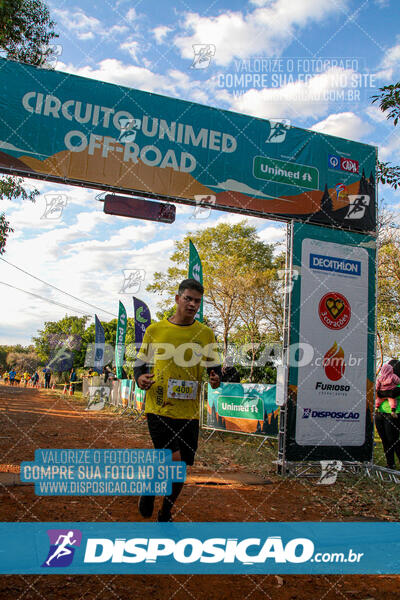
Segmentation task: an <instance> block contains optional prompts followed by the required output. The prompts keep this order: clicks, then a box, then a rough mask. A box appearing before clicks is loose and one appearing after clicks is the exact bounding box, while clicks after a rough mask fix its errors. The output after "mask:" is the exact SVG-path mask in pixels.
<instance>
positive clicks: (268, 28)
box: [174, 0, 347, 65]
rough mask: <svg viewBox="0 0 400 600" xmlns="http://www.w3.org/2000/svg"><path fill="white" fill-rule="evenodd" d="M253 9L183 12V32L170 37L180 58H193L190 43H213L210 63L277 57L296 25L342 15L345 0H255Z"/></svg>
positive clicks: (289, 40)
mask: <svg viewBox="0 0 400 600" xmlns="http://www.w3.org/2000/svg"><path fill="white" fill-rule="evenodd" d="M254 4H256V6H257V8H255V9H254V10H253V11H248V12H247V13H244V12H239V11H237V12H233V11H228V12H225V13H222V14H220V15H218V16H212V17H202V16H201V15H199V14H197V13H193V12H192V13H186V15H185V21H184V23H183V29H184V32H183V33H182V34H180V35H177V36H176V37H175V39H174V43H175V45H176V46H177V47H178V48H179V50H180V52H181V55H182V57H183V58H193V49H192V45H193V44H205V43H207V44H215V45H216V47H217V51H216V54H215V57H214V58H213V62H215V63H216V64H219V65H228V64H229V63H230V62H231V61H232V59H233V58H234V57H240V58H248V57H250V56H259V55H260V54H262V55H264V56H265V55H267V56H277V55H280V54H281V53H282V51H283V50H284V49H285V48H286V47H287V46H289V44H290V43H291V42H292V41H293V38H295V34H296V32H297V30H298V28H302V27H306V26H309V25H312V24H315V23H320V22H322V21H324V20H325V19H327V18H332V16H334V15H335V14H342V10H343V8H344V7H345V6H346V5H347V1H346V0H336V1H335V2H315V0H296V2H293V1H292V0H265V1H264V2H262V1H260V0H257V1H256V2H255V3H254Z"/></svg>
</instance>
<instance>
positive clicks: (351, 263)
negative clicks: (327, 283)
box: [310, 253, 361, 277]
mask: <svg viewBox="0 0 400 600" xmlns="http://www.w3.org/2000/svg"><path fill="white" fill-rule="evenodd" d="M310 269H316V270H318V271H330V272H331V273H337V274H338V275H353V276H354V275H355V276H357V277H359V276H360V275H361V262H360V261H359V260H350V259H348V258H337V257H335V256H324V255H323V254H312V253H310Z"/></svg>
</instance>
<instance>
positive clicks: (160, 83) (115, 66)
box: [57, 42, 214, 104]
mask: <svg viewBox="0 0 400 600" xmlns="http://www.w3.org/2000/svg"><path fill="white" fill-rule="evenodd" d="M132 44H133V45H132ZM134 44H135V42H129V44H126V47H125V49H127V50H131V51H134V50H135V48H136V46H135V45H134ZM57 68H58V70H60V71H64V72H66V73H71V74H73V75H80V76H82V77H88V78H89V79H96V80H98V81H106V82H108V83H114V84H117V85H123V86H126V87H129V88H135V89H139V90H144V91H147V92H156V93H159V94H166V95H168V96H171V97H176V98H179V99H186V100H192V101H195V102H201V103H203V104H207V103H209V102H210V97H211V93H212V90H213V89H214V84H213V83H209V82H201V81H196V80H193V79H191V78H190V77H189V76H188V74H187V73H185V72H182V71H180V70H179V69H170V70H169V71H167V74H166V75H161V74H160V73H155V72H154V71H152V70H151V69H150V68H147V67H140V66H136V65H126V64H124V63H123V62H122V61H120V60H117V59H115V58H107V59H105V60H102V61H101V62H100V63H99V64H98V65H97V67H92V66H91V65H85V66H83V67H75V66H74V65H72V64H68V65H67V64H65V63H58V65H57Z"/></svg>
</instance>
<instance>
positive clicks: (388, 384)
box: [375, 359, 400, 469]
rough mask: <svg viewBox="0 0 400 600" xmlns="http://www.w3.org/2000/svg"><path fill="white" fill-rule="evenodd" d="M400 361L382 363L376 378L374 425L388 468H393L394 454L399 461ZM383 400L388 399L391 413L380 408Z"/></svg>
mask: <svg viewBox="0 0 400 600" xmlns="http://www.w3.org/2000/svg"><path fill="white" fill-rule="evenodd" d="M399 369H400V361H398V360H395V359H393V360H391V361H390V362H389V363H388V364H385V365H383V367H382V369H381V372H380V373H379V377H378V378H377V380H376V401H375V406H376V412H375V426H376V430H377V432H378V434H379V437H380V438H381V440H382V446H383V451H384V453H385V457H386V466H387V468H388V469H395V468H396V466H395V455H396V456H397V458H398V460H399V461H400V423H399V419H398V418H397V416H398V415H397V414H396V408H397V398H398V397H399V396H400V387H399V384H400V377H399V374H400V371H399ZM384 400H388V402H389V405H390V409H391V413H386V412H383V411H382V408H381V409H380V406H381V404H382V402H383V401H384Z"/></svg>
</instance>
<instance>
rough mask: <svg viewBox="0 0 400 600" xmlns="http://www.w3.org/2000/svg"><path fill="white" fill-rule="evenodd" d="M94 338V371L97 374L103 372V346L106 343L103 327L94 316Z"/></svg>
mask: <svg viewBox="0 0 400 600" xmlns="http://www.w3.org/2000/svg"><path fill="white" fill-rule="evenodd" d="M94 323H95V338H94V370H95V371H97V372H98V373H102V372H103V365H104V344H105V341H106V338H105V335H104V329H103V325H102V324H101V323H100V321H99V319H98V317H97V315H94Z"/></svg>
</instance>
